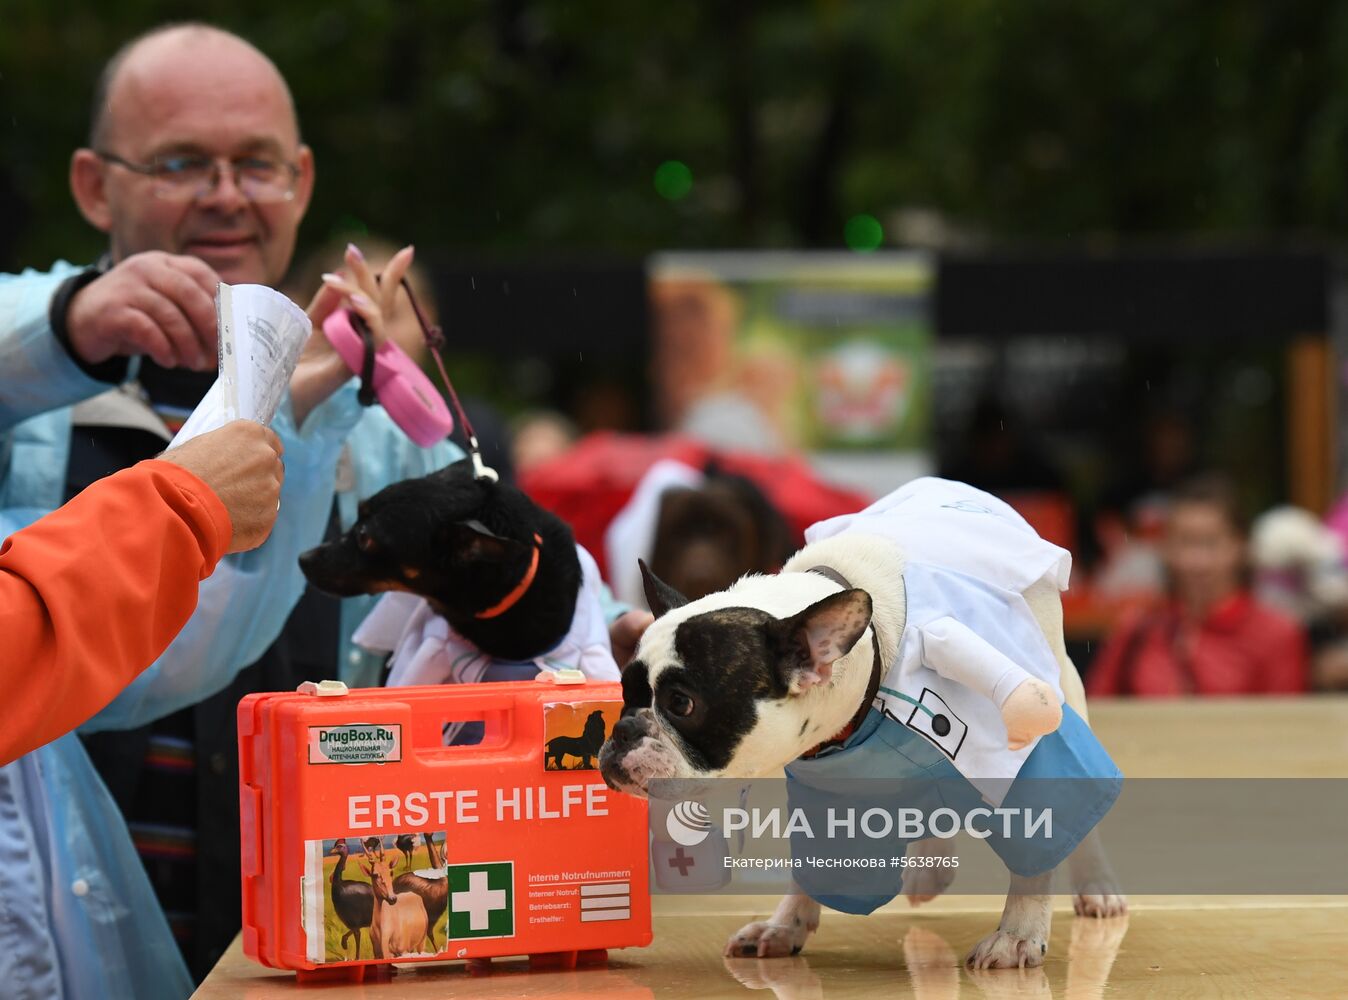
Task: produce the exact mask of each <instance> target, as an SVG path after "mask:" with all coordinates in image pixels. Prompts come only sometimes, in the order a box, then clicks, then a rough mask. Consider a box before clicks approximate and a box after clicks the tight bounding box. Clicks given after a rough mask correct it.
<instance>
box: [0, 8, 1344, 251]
mask: <svg viewBox="0 0 1348 1000" xmlns="http://www.w3.org/2000/svg"><path fill="white" fill-rule="evenodd" d="M185 15H189V16H194V17H201V18H203V19H206V20H209V21H212V22H214V23H217V24H220V25H222V26H224V27H227V28H230V29H233V30H236V31H239V32H240V33H242V34H244V35H245V36H247V37H249V38H251V39H252V40H254V41H255V42H257V43H258V44H259V45H260V47H262V48H263V49H264V50H265V51H267V52H268V53H269V54H270V55H271V56H272V57H273V58H274V59H275V60H276V62H277V63H278V65H279V66H280V67H281V69H282V71H283V72H284V73H285V75H286V76H287V77H288V79H289V80H290V82H291V85H292V87H293V88H294V91H295V97H296V101H297V103H298V106H299V108H300V112H301V118H302V125H303V129H304V132H305V136H306V138H307V140H308V141H309V142H310V144H311V145H313V147H314V149H315V151H316V154H317V159H318V170H319V183H318V189H317V194H316V197H315V201H314V205H313V208H312V210H311V213H310V217H309V219H308V221H307V222H306V225H305V228H304V231H303V237H302V238H303V240H304V241H305V243H306V244H308V245H313V244H315V243H317V242H320V241H322V240H324V239H326V238H327V237H328V236H330V235H332V234H333V233H335V232H338V231H341V230H344V229H350V228H357V229H359V228H361V227H368V228H369V229H371V230H376V231H378V232H381V233H386V234H390V235H393V236H395V237H397V238H405V239H408V240H412V241H415V242H416V243H417V244H418V245H419V246H422V247H426V248H429V249H432V250H438V251H441V252H453V251H456V250H467V249H470V248H471V250H473V251H474V252H481V251H488V252H492V253H506V254H509V253H528V254H539V253H544V254H547V253H554V254H560V253H566V252H574V251H578V250H580V251H583V250H593V249H603V250H605V251H609V252H617V253H622V254H633V255H636V254H640V253H644V252H646V251H649V250H652V249H657V248H660V247H670V246H681V247H694V246H695V247H728V246H783V247H803V246H811V247H840V246H843V245H844V239H843V233H844V226H845V224H846V221H847V220H848V219H849V218H851V217H853V216H855V215H857V214H859V213H866V214H870V215H873V216H875V217H876V218H878V219H880V220H881V222H882V223H884V230H885V233H886V236H887V238H889V239H894V238H900V239H901V238H902V236H903V229H902V227H895V226H893V225H891V224H890V219H891V218H894V217H896V216H897V215H898V213H899V212H900V211H901V210H902V209H905V208H914V207H917V208H923V209H928V210H933V211H935V212H938V213H940V214H941V215H942V216H943V217H945V218H947V219H949V220H952V221H953V222H954V223H955V224H956V225H958V226H960V227H963V228H966V229H969V230H972V231H974V232H977V233H981V234H985V235H986V236H987V237H988V238H991V239H994V240H1009V239H1016V240H1022V241H1023V240H1049V241H1058V240H1072V241H1081V240H1083V239H1085V240H1091V241H1096V242H1099V241H1102V240H1103V241H1108V240H1111V239H1115V238H1120V237H1126V238H1130V239H1137V238H1139V237H1143V238H1146V237H1152V236H1155V237H1163V236H1164V237H1169V236H1173V235H1176V234H1185V235H1195V234H1196V235H1198V236H1200V237H1214V238H1221V239H1227V240H1230V239H1233V238H1234V239H1241V238H1246V237H1253V236H1266V235H1268V234H1277V235H1281V236H1286V235H1292V236H1309V237H1312V238H1319V239H1334V238H1336V237H1337V234H1338V233H1339V232H1340V231H1341V230H1342V228H1343V226H1344V224H1345V223H1348V186H1346V185H1345V184H1344V183H1342V181H1341V177H1342V174H1343V170H1344V163H1345V160H1346V158H1348V157H1346V156H1345V153H1348V150H1346V149H1345V144H1346V143H1348V6H1345V5H1342V4H1336V3H1332V2H1329V0H1306V2H1300V3H1290V4H1267V3H1261V2H1256V0H1229V2H1227V3H1224V4H1220V5H1212V4H1204V3H1199V2H1196V0H1150V2H1142V3H1134V4H1127V3H1119V2H1103V0H1027V2H1024V3H1019V4H1006V3H1000V2H996V0H869V2H866V0H795V2H788V0H733V2H724V0H720V2H712V0H684V2H682V3H675V4H642V3H630V2H618V0H399V2H389V0H383V2H380V0H353V2H347V3H333V2H331V0H288V2H286V3H284V4H277V3H273V2H265V3H264V2H261V0H231V2H228V3H226V2H224V0H204V2H200V3H197V4H195V5H193V6H192V7H191V9H190V10H189V11H185V10H184V7H183V5H182V4H180V3H170V2H167V0H119V2H118V3H116V4H109V3H105V2H100V0H65V2H62V3H60V4H54V3H51V2H50V0H5V2H4V9H3V14H2V15H0V129H3V132H2V133H0V134H3V135H4V140H3V142H0V266H3V267H6V268H13V267H15V266H18V265H23V264H32V265H45V264H46V263H47V262H48V261H50V260H52V259H53V258H56V257H67V258H71V259H76V260H83V259H89V258H91V257H92V256H94V255H95V254H96V253H97V252H98V251H99V249H100V247H101V241H100V239H99V238H98V235H97V234H96V233H93V232H91V231H90V230H89V229H88V227H87V226H85V225H84V224H83V222H82V221H81V220H80V218H79V216H78V215H77V213H76V212H75V209H74V207H73V206H72V205H71V203H70V198H69V195H68V193H67V190H66V165H67V162H68V158H69V154H70V151H71V150H72V149H73V148H74V147H75V146H76V145H78V144H79V143H81V142H82V141H83V137H84V133H85V130H86V128H87V120H88V101H89V93H90V90H91V86H92V81H93V78H94V75H95V74H96V72H97V70H98V68H99V66H100V64H101V63H102V61H103V60H104V59H105V58H106V57H107V56H108V55H110V54H111V53H112V51H114V50H115V49H116V48H117V46H118V45H120V44H121V43H122V42H123V41H125V40H126V39H127V38H129V37H131V36H132V35H134V34H136V33H138V32H139V31H142V30H144V29H146V28H148V27H150V26H153V25H155V24H157V23H160V22H162V21H166V20H170V19H180V18H182V17H184V16H185ZM669 160H677V161H680V162H682V163H684V164H686V165H687V166H688V167H689V168H690V170H691V174H692V177H693V178H694V182H693V185H692V188H691V190H690V191H689V192H688V194H687V196H686V197H682V198H679V199H677V200H670V199H667V198H665V197H662V196H661V195H660V193H659V191H658V190H657V189H656V185H655V183H654V175H655V171H656V169H657V168H658V167H659V166H660V164H662V163H664V162H666V161H669Z"/></svg>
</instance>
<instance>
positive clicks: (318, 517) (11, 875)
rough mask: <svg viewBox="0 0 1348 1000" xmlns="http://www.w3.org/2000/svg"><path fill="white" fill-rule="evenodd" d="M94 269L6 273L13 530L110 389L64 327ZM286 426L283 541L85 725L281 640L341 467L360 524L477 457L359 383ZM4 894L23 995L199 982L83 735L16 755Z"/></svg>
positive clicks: (2, 792) (7, 945)
mask: <svg viewBox="0 0 1348 1000" xmlns="http://www.w3.org/2000/svg"><path fill="white" fill-rule="evenodd" d="M78 270H79V269H78V268H75V267H72V266H71V265H68V264H59V265H57V266H56V267H55V268H54V269H53V270H52V271H51V272H48V273H36V272H32V271H29V272H25V273H24V274H23V275H19V276H10V275H4V276H0V537H3V536H4V535H7V534H8V533H9V532H11V531H14V530H17V529H19V528H22V527H23V526H25V525H27V524H30V523H32V521H34V520H35V519H36V518H38V517H40V516H42V515H43V514H45V513H47V512H49V511H51V510H53V509H55V508H56V507H58V506H60V504H61V502H62V500H63V496H62V492H63V489H64V483H65V472H66V465H67V459H68V454H69V440H70V429H71V418H70V411H69V409H67V407H69V406H71V405H72V404H74V403H77V402H79V401H81V400H83V399H86V398H88V397H91V396H94V395H96V394H98V393H101V392H104V391H106V390H107V389H108V388H109V387H108V386H107V385H106V384H103V383H100V382H96V381H94V380H93V379H90V378H89V377H88V376H87V375H85V374H84V373H83V371H81V370H80V369H79V367H78V366H77V365H75V364H74V363H73V362H72V361H71V359H70V358H69V357H68V356H67V354H66V353H65V350H64V349H63V348H62V347H61V346H60V345H59V344H58V343H57V342H56V340H55V338H54V337H53V335H52V332H51V328H50V325H49V321H48V307H49V304H50V301H51V297H52V295H53V293H54V292H55V291H56V289H57V286H59V285H60V283H61V282H62V281H63V280H65V279H66V278H67V277H69V276H71V275H73V274H75V273H76V272H77V271H78ZM273 426H274V429H275V430H276V432H277V434H278V435H279V436H280V437H281V440H282V442H283V443H284V445H285V466H286V478H285V484H284V487H283V489H282V494H281V511H280V515H279V516H278V518H277V521H276V525H275V527H274V528H273V530H272V533H271V537H270V538H269V539H268V541H267V542H266V544H264V545H263V546H262V547H260V548H259V549H257V550H255V551H253V552H248V553H242V554H239V555H234V556H229V557H227V558H226V559H224V560H223V561H222V562H221V563H220V565H219V567H218V568H217V569H216V571H215V573H214V574H213V575H212V576H211V577H210V578H209V579H207V580H206V581H204V582H203V583H202V585H201V594H200V601H199V604H198V608H197V611H196V613H195V614H194V615H193V616H192V619H191V620H190V621H189V622H188V624H187V625H186V627H185V628H184V629H183V631H182V632H181V633H180V634H179V635H178V637H177V638H176V639H175V640H174V641H173V643H172V644H171V645H170V646H169V648H168V649H167V650H166V651H165V653H164V655H163V656H161V657H160V659H159V660H158V661H157V662H156V663H155V664H153V665H152V666H151V667H150V668H149V669H147V670H146V671H145V672H144V673H143V674H142V675H141V676H140V677H139V678H138V679H137V680H136V682H135V683H133V684H132V685H131V686H130V687H129V688H127V689H126V691H125V692H123V694H122V695H121V696H120V697H119V698H118V699H117V700H116V701H115V702H113V703H112V704H111V705H110V706H108V708H107V709H105V710H104V711H103V712H102V713H100V714H99V715H98V716H96V717H95V718H94V719H92V720H90V722H89V723H87V724H86V725H85V726H84V727H82V728H83V731H96V730H103V729H129V728H134V727H137V726H141V725H145V724H146V723H149V722H151V721H153V720H154V719H156V718H159V717H162V716H164V715H166V714H168V713H170V712H173V711H176V710H178V709H179V708H182V707H185V706H187V705H191V704H194V703H196V702H198V701H200V700H202V699H203V698H205V697H208V696H209V695H211V694H213V693H215V692H216V691H218V690H220V689H222V688H224V687H225V686H226V685H227V684H228V683H229V682H230V681H231V680H232V679H233V677H234V675H235V674H236V673H237V671H238V670H239V669H241V668H242V667H244V666H247V665H248V664H250V663H252V662H253V661H254V660H256V659H257V658H258V657H259V656H260V655H261V654H262V653H263V652H264V651H265V650H266V649H267V647H268V646H269V645H270V644H271V643H272V642H273V641H274V640H275V638H276V636H277V635H278V634H279V633H280V630H281V627H282V626H283V624H284V623H285V621H286V619H287V617H288V616H289V614H290V611H291V610H292V608H293V607H294V605H295V602H296V601H297V600H298V599H299V596H300V594H301V592H302V591H303V588H304V579H303V577H302V575H301V574H300V572H299V568H298V564H297V557H298V555H299V553H300V552H302V551H304V550H305V549H308V548H310V547H312V546H314V545H316V544H317V543H318V542H319V541H320V540H321V536H322V534H323V530H324V528H325V526H326V525H327V523H328V515H329V512H330V510H331V507H332V502H333V490H334V476H335V475H336V476H337V478H338V479H341V480H343V483H342V485H343V486H344V487H345V489H344V490H343V491H342V492H341V493H339V494H338V507H339V512H340V515H341V521H342V524H343V527H344V528H346V527H349V526H350V525H351V524H352V523H353V522H354V520H355V508H356V503H357V499H358V498H359V497H363V496H368V495H369V494H371V493H374V492H377V491H378V490H379V489H381V488H382V487H384V486H386V485H388V484H389V483H392V482H396V481H398V480H400V479H404V478H407V477H410V476H420V475H424V474H426V473H428V472H431V471H433V470H434V469H436V468H439V467H441V466H443V465H445V464H446V463H448V462H451V461H454V460H455V459H457V458H459V457H461V455H462V453H461V452H460V451H459V449H458V448H457V447H455V446H454V445H453V444H451V443H449V442H444V443H442V444H440V445H437V446H436V447H435V448H432V449H427V450H423V449H421V448H418V447H417V446H415V445H414V444H412V443H411V442H410V441H408V440H407V438H406V437H405V436H404V435H403V434H402V433H401V432H400V431H398V430H397V429H396V427H395V426H394V425H393V424H392V422H391V421H390V420H389V419H388V418H387V416H386V415H385V414H384V412H383V410H382V409H380V408H378V407H374V408H371V409H369V410H362V408H361V407H360V406H359V404H358V403H357V402H356V399H355V392H354V388H353V387H352V386H347V387H344V388H343V389H342V390H340V391H339V392H338V393H336V394H335V395H334V396H333V397H332V398H331V399H329V400H328V401H326V402H325V403H324V404H323V405H321V406H320V407H318V408H317V409H316V410H315V411H314V412H313V413H312V414H311V415H310V416H309V418H308V420H307V421H306V423H305V427H304V432H303V434H300V433H299V432H298V431H297V430H296V429H295V426H294V421H293V418H292V417H291V415H290V412H289V402H288V400H287V401H286V402H285V403H283V404H282V408H281V410H280V412H278V414H277V417H276V420H275V422H274V425H273ZM348 438H349V439H350V443H351V448H350V449H348V450H347V451H346V457H344V458H343V460H342V462H341V469H340V470H338V465H339V456H340V455H342V454H343V445H344V443H345V442H346V441H347V439H348ZM335 470H336V471H335ZM373 603H374V598H363V599H355V600H351V601H347V602H345V604H344V606H343V609H342V635H341V646H340V648H341V650H342V657H343V662H342V664H341V669H340V673H339V675H340V676H341V678H342V679H343V680H346V681H347V683H349V684H353V685H354V684H361V685H369V684H376V683H378V676H379V674H378V671H379V668H380V662H379V661H378V660H377V659H375V658H373V657H370V656H368V655H366V654H363V653H362V652H361V651H359V650H357V649H356V648H355V647H354V646H352V644H351V641H350V637H351V633H352V632H353V631H354V629H355V625H356V624H357V623H359V621H360V620H361V619H362V618H364V616H365V614H366V613H367V612H368V610H369V608H370V607H371V606H372V605H373ZM17 722H18V720H7V722H6V724H16V723H17ZM0 900H4V907H3V911H0V983H4V984H5V985H4V987H3V989H0V992H2V993H3V994H4V995H5V996H6V997H11V998H29V997H32V998H42V1000H51V998H78V1000H84V998H99V1000H104V998H106V1000H121V998H126V1000H157V998H160V997H163V998H171V1000H179V998H182V997H186V996H188V995H189V994H190V993H191V992H192V982H191V979H190V978H189V976H188V973H187V968H186V966H185V965H184V963H183V960H182V958H181V956H180V954H179V951H178V948H177V946H176V945H175V943H174V941H173V938H172V936H171V934H170V932H169V927H168V924H167V922H166V921H165V919H164V917H163V915H162V913H161V911H160V908H159V904H158V901H157V900H156V899H155V895H154V892H153V890H152V889H151V887H150V884H149V882H148V880H147V879H146V877H145V874H144V869H143V867H142V863H141V860H140V858H139V856H138V855H137V854H136V852H135V850H134V848H133V847H132V844H131V839H130V836H129V834H128V833H127V829H126V825H125V823H124V822H123V820H122V817H121V814H120V812H119V811H118V809H117V806H116V804H115V803H114V802H113V800H112V798H111V797H110V796H109V794H108V792H107V790H106V789H105V788H104V787H103V783H102V781H101V780H100V779H99V777H98V775H97V774H96V773H95V771H94V769H93V767H92V765H91V764H90V762H89V759H88V757H87V756H86V754H85V752H84V749H83V747H82V746H81V744H80V742H79V740H78V738H77V737H76V736H75V735H74V734H73V733H72V734H69V735H67V736H65V737H62V738H61V739H59V740H56V741H55V742H53V743H50V744H48V745H47V746H45V747H43V748H42V749H40V750H37V751H35V752H33V753H31V754H28V755H27V756H25V757H23V758H21V759H20V760H17V761H15V762H13V763H12V764H9V765H6V766H5V767H3V768H0Z"/></svg>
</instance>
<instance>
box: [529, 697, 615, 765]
mask: <svg viewBox="0 0 1348 1000" xmlns="http://www.w3.org/2000/svg"><path fill="white" fill-rule="evenodd" d="M606 736H607V733H605V731H604V713H603V712H601V711H599V710H598V709H596V710H595V711H593V712H591V713H590V717H589V718H588V719H586V720H585V731H584V732H583V733H581V734H580V735H579V736H554V737H553V738H552V739H550V740H548V751H547V753H546V754H545V755H544V757H543V766H544V767H546V768H547V769H548V770H549V771H565V770H566V768H564V767H563V766H562V758H563V757H565V756H567V755H568V754H569V755H570V756H572V757H577V758H579V759H580V764H578V765H577V766H576V767H573V768H571V770H573V771H587V770H588V771H592V770H594V760H595V758H596V757H598V756H599V748H600V747H602V746H603V745H604V739H605V738H606ZM549 762H550V763H549Z"/></svg>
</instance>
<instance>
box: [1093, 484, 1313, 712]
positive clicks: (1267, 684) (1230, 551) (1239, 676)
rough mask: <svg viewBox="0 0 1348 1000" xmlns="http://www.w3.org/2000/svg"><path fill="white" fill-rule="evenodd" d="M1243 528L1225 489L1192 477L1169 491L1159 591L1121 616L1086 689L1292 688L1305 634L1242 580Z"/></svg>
mask: <svg viewBox="0 0 1348 1000" xmlns="http://www.w3.org/2000/svg"><path fill="white" fill-rule="evenodd" d="M1246 541H1247V528H1246V523H1245V520H1244V518H1243V517H1242V515H1241V511H1240V506H1239V503H1238V502H1237V500H1236V496H1235V492H1234V490H1233V489H1232V488H1231V486H1230V484H1228V483H1227V482H1226V481H1225V480H1223V479H1220V478H1218V477H1211V476H1209V477H1204V478H1200V479H1195V480H1193V481H1191V482H1190V483H1188V484H1186V485H1185V486H1184V487H1182V488H1181V489H1178V490H1176V491H1175V492H1174V493H1173V494H1172V495H1171V498H1170V506H1169V511H1168V514H1167V516H1166V525H1165V535H1164V538H1163V541H1162V559H1163V561H1164V563H1165V571H1166V582H1167V591H1168V592H1167V594H1166V596H1165V597H1164V598H1163V599H1162V600H1161V601H1159V602H1157V603H1156V604H1154V605H1152V606H1150V607H1146V608H1142V609H1139V610H1138V611H1136V612H1134V613H1133V614H1131V615H1128V616H1126V617H1125V618H1124V619H1123V621H1121V622H1120V623H1119V625H1118V627H1117V628H1116V629H1115V631H1114V633H1113V634H1112V635H1111V636H1110V637H1109V639H1108V641H1107V642H1106V643H1105V645H1104V647H1103V648H1102V649H1101V650H1100V653H1099V655H1098V656H1097V657H1096V658H1095V661H1094V663H1092V664H1091V668H1090V670H1089V672H1088V673H1087V676H1086V693H1087V694H1088V695H1097V696H1098V695H1139V696H1144V697H1164V696H1174V695H1195V694H1198V695H1251V694H1297V693H1300V692H1304V691H1306V690H1307V688H1308V667H1307V655H1308V654H1307V646H1306V636H1305V633H1304V632H1303V631H1302V628H1301V626H1300V625H1299V624H1297V623H1296V622H1295V621H1293V620H1292V619H1291V618H1288V617H1285V616H1284V615H1282V614H1281V613H1279V612H1278V611H1275V610H1273V609H1272V608H1270V607H1268V606H1266V605H1263V604H1260V603H1259V602H1258V601H1257V600H1255V598H1254V596H1253V595H1252V594H1251V593H1250V590H1249V587H1248V581H1247V577H1248V564H1247V560H1246Z"/></svg>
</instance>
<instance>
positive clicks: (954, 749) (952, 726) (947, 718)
mask: <svg viewBox="0 0 1348 1000" xmlns="http://www.w3.org/2000/svg"><path fill="white" fill-rule="evenodd" d="M905 725H907V726H908V728H909V729H912V730H913V731H914V732H917V733H920V734H922V735H923V736H925V737H926V738H927V739H929V740H930V741H931V742H932V743H935V744H936V747H937V749H939V750H940V751H941V752H942V753H944V754H945V755H946V756H947V757H949V758H950V759H951V760H954V759H955V756H956V755H957V754H958V753H959V752H960V747H961V746H962V745H963V744H964V737H965V736H966V735H968V732H969V727H968V726H967V725H965V724H964V722H963V721H962V720H961V719H960V717H959V716H958V715H956V714H955V713H954V712H952V711H951V710H950V706H949V705H947V704H946V703H945V699H944V698H942V697H941V696H940V695H939V694H937V693H936V692H935V691H933V690H932V689H931V688H923V689H922V697H921V698H920V699H918V702H917V704H916V705H914V706H913V711H912V714H911V715H909V716H908V719H907V721H906V722H905Z"/></svg>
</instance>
